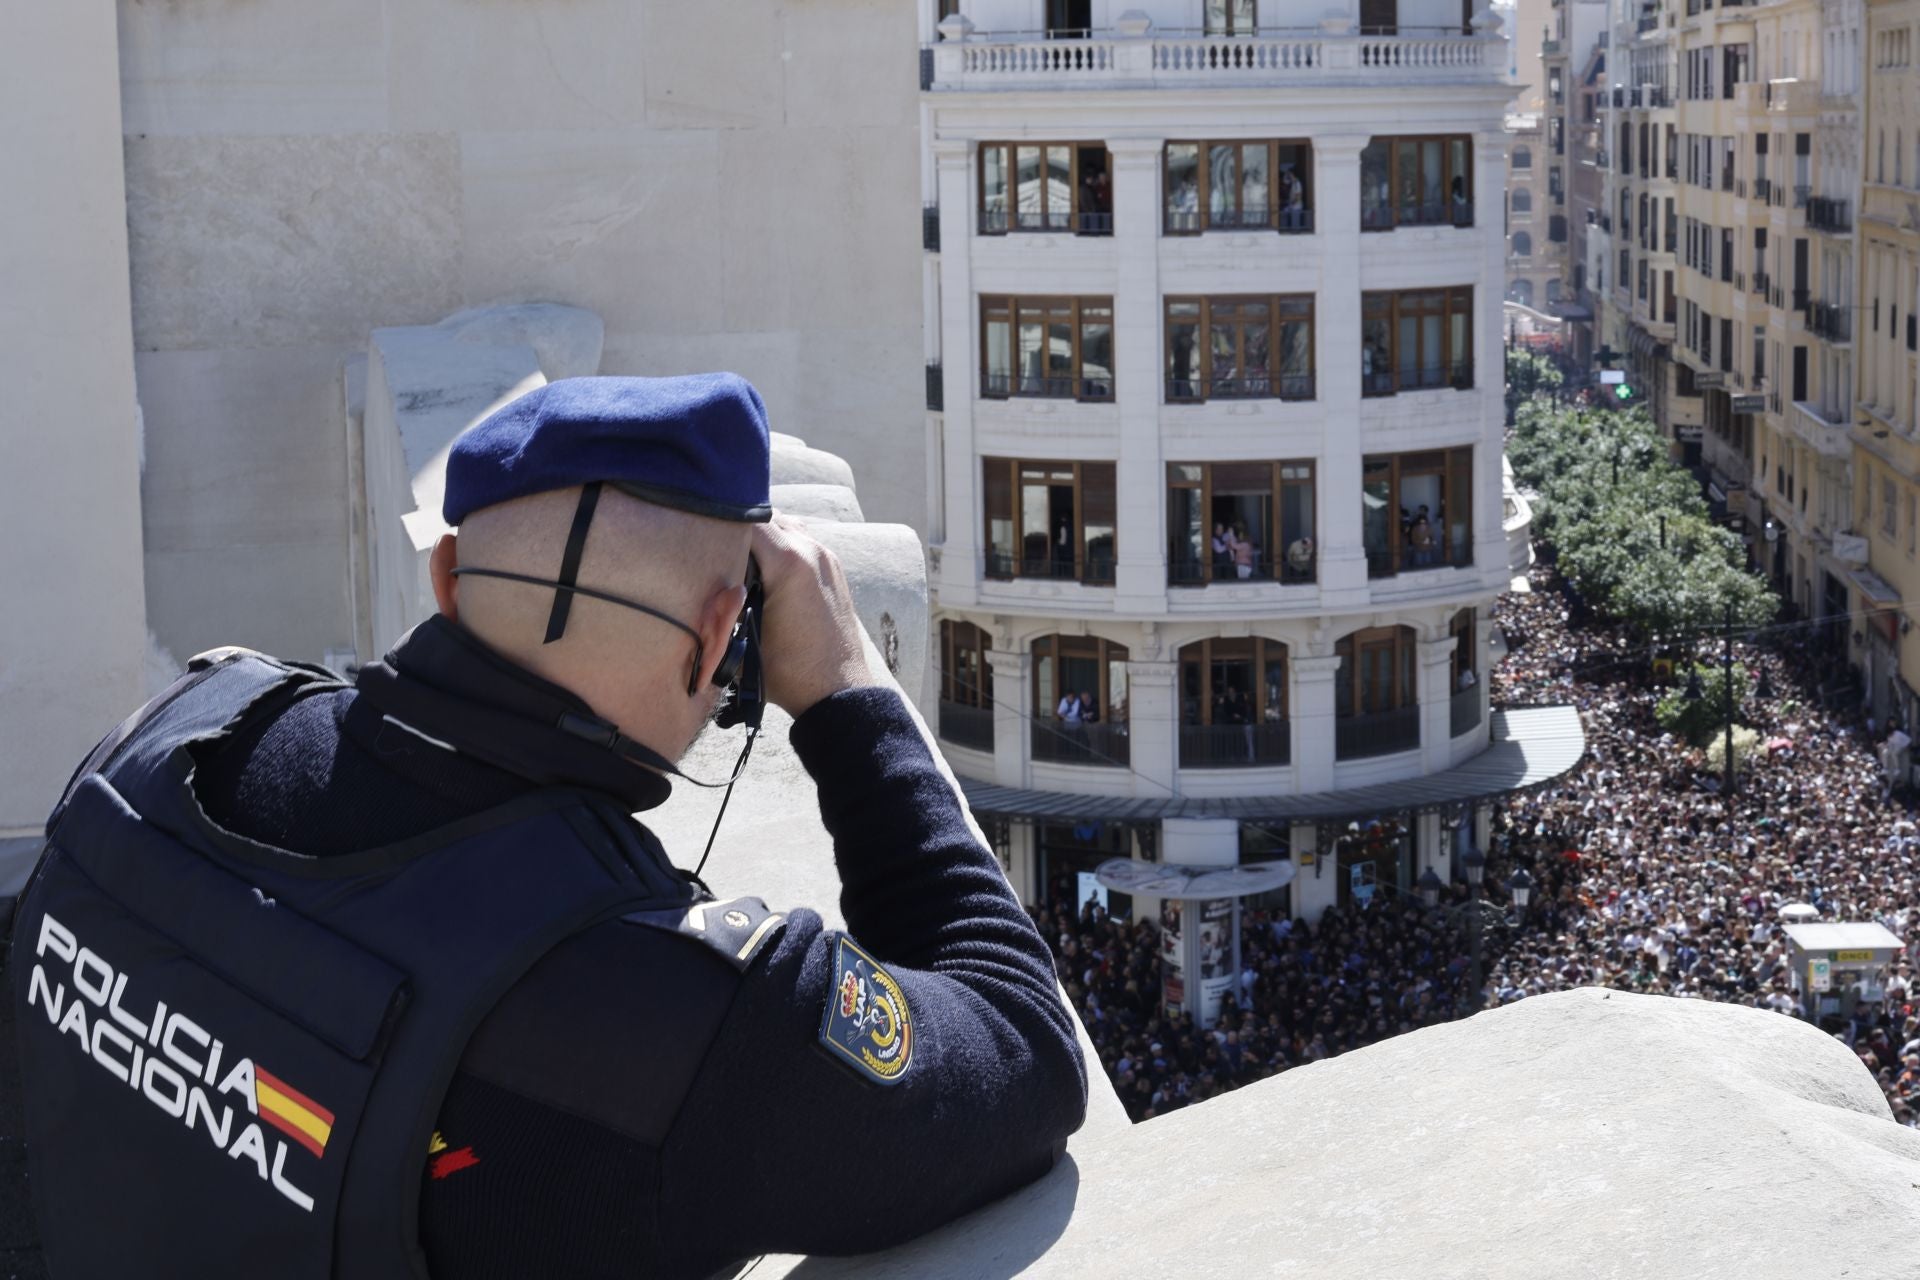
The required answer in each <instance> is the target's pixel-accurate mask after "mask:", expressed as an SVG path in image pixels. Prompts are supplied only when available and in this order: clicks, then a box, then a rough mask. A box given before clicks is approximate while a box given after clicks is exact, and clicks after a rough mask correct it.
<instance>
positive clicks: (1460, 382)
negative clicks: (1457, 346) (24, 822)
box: [1360, 360, 1473, 396]
mask: <svg viewBox="0 0 1920 1280" xmlns="http://www.w3.org/2000/svg"><path fill="white" fill-rule="evenodd" d="M1439 387H1452V388H1453V389H1454V390H1455V391H1470V390H1472V388H1473V361H1471V360H1462V361H1460V362H1459V363H1458V364H1440V365H1428V366H1425V367H1423V368H1418V369H1402V370H1400V371H1399V372H1398V373H1395V372H1394V371H1393V370H1391V369H1388V370H1382V371H1380V372H1377V373H1362V374H1361V375H1360V393H1361V394H1362V395H1366V396H1390V395H1395V394H1397V393H1398V392H1401V391H1430V390H1433V389H1435V388H1439Z"/></svg>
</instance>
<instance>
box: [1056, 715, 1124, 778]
mask: <svg viewBox="0 0 1920 1280" xmlns="http://www.w3.org/2000/svg"><path fill="white" fill-rule="evenodd" d="M1033 758H1034V759H1035V760H1049V761H1052V762H1053V763H1055V764H1091V765H1106V766H1108V767H1111V768H1116V769H1124V768H1126V766H1127V763H1128V760H1129V758H1130V753H1129V751H1128V739H1127V726H1126V725H1124V724H1106V723H1104V722H1097V723H1094V724H1068V723H1066V722H1065V721H1062V720H1053V719H1039V720H1035V721H1034V722H1033Z"/></svg>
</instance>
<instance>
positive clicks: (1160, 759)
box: [1127, 662, 1180, 800]
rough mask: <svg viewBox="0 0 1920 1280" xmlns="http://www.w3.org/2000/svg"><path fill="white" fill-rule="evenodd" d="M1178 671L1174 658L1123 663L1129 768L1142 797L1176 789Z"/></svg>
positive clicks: (1156, 796) (1161, 796)
mask: <svg viewBox="0 0 1920 1280" xmlns="http://www.w3.org/2000/svg"><path fill="white" fill-rule="evenodd" d="M1178 674H1179V664H1178V663H1174V662H1129V663H1127V726H1128V727H1127V747H1128V754H1129V762H1130V764H1131V765H1132V768H1133V771H1134V772H1135V773H1136V774H1138V775H1140V776H1139V779H1138V781H1137V782H1136V784H1135V785H1136V788H1137V794H1138V795H1139V796H1140V797H1141V798H1142V799H1149V800H1160V799H1164V798H1165V797H1167V796H1170V795H1173V794H1174V793H1175V791H1176V790H1177V788H1176V787H1175V785H1174V778H1173V771H1174V768H1175V766H1176V764H1177V762H1178V759H1179V749H1180V735H1179V727H1178V725H1179V718H1180V708H1179V698H1178V696H1177V694H1178V688H1177V685H1176V679H1177V677H1178Z"/></svg>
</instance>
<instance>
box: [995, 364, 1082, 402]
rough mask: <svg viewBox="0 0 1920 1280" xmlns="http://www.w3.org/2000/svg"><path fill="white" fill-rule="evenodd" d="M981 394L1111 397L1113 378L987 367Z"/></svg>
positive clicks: (1079, 398)
mask: <svg viewBox="0 0 1920 1280" xmlns="http://www.w3.org/2000/svg"><path fill="white" fill-rule="evenodd" d="M980 394H981V395H982V396H984V397H986V398H987V399H989V400H1004V399H1007V398H1009V397H1022V398H1027V399H1036V400H1111V399H1113V379H1112V378H1109V377H1080V378H1073V377H1066V376H1055V375H1048V374H1037V373H1036V374H1024V373H1023V374H1013V373H995V372H992V371H988V372H986V373H983V374H981V375H980Z"/></svg>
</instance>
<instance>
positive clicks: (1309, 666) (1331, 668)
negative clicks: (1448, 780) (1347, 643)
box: [1293, 374, 1359, 792]
mask: <svg viewBox="0 0 1920 1280" xmlns="http://www.w3.org/2000/svg"><path fill="white" fill-rule="evenodd" d="M1355 376H1356V377H1357V376H1358V375H1357V374H1356V375H1355ZM1355 505H1356V506H1358V505H1359V504H1358V503H1355ZM1339 670H1340V655H1339V654H1337V653H1330V654H1327V655H1325V656H1324V657H1317V658H1295V659H1294V660H1293V723H1294V729H1293V776H1294V779H1295V782H1296V785H1297V787H1298V789H1299V790H1300V791H1303V792H1314V791H1331V790H1333V745H1334V728H1335V726H1334V723H1333V706H1334V698H1333V681H1334V676H1335V674H1336V673H1337V672H1338V671H1339Z"/></svg>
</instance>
